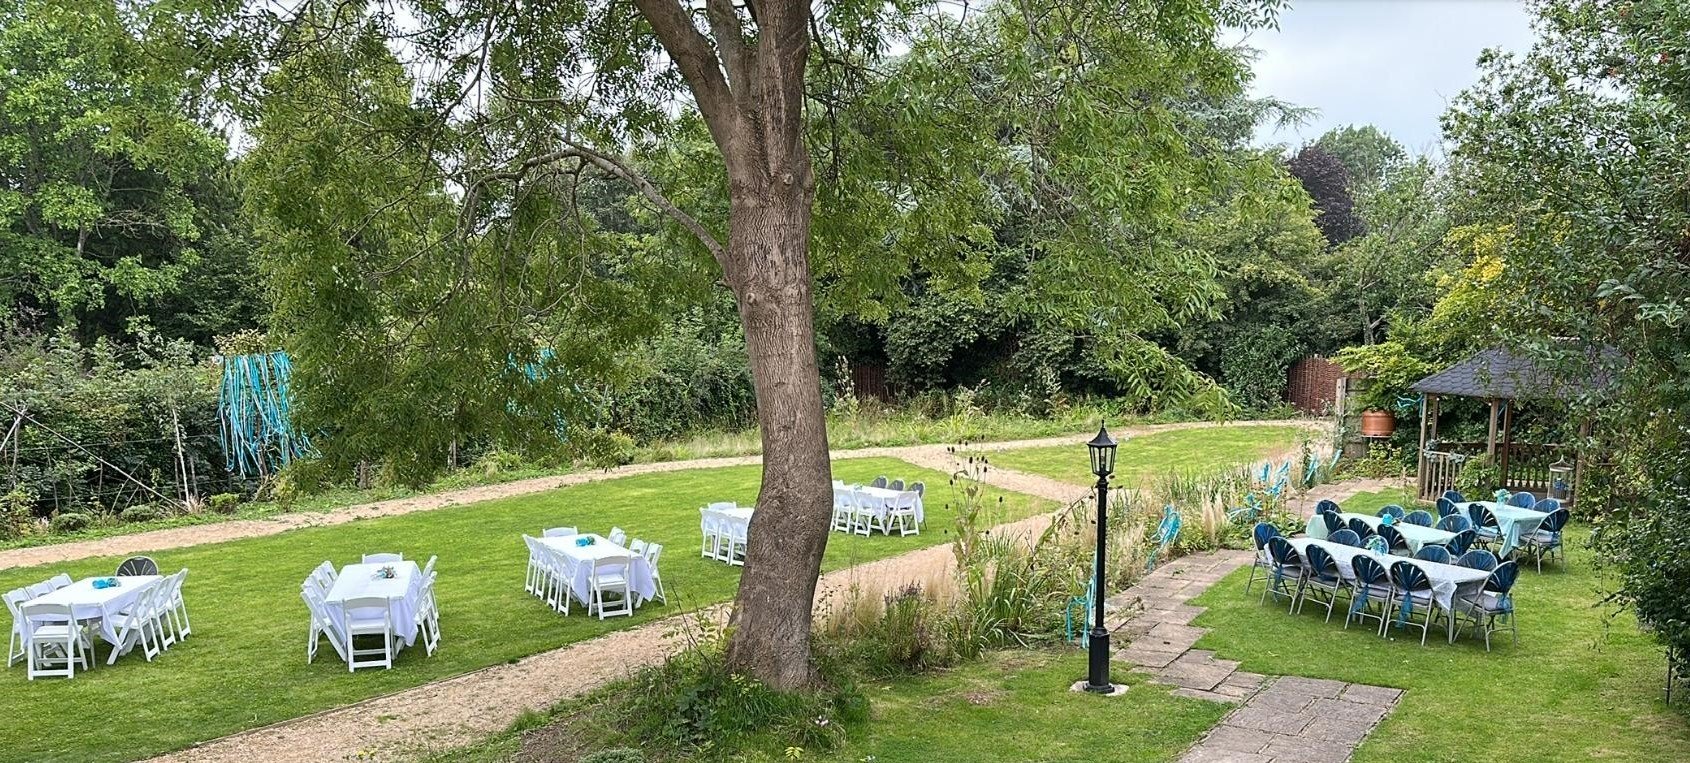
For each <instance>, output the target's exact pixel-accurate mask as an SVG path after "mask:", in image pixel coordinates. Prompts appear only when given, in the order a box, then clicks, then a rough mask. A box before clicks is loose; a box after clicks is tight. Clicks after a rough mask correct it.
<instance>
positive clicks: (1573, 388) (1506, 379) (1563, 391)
mask: <svg viewBox="0 0 1690 763" xmlns="http://www.w3.org/2000/svg"><path fill="white" fill-rule="evenodd" d="M1603 354H1606V353H1603ZM1600 366H1601V364H1600V363H1593V364H1592V366H1591V372H1590V375H1589V376H1587V377H1584V378H1580V379H1567V378H1561V377H1558V376H1557V375H1556V374H1555V372H1554V371H1553V370H1552V369H1549V368H1545V367H1543V366H1541V365H1539V364H1538V363H1537V361H1535V360H1533V359H1531V358H1529V357H1526V356H1524V355H1516V354H1514V353H1513V352H1510V351H1508V350H1505V349H1503V348H1500V347H1495V348H1492V349H1489V350H1485V351H1484V352H1481V353H1479V354H1477V355H1474V356H1473V357H1471V358H1468V359H1466V360H1464V361H1461V362H1460V363H1457V364H1455V365H1453V366H1450V367H1449V368H1446V369H1444V370H1442V371H1439V372H1437V373H1435V374H1432V375H1431V376H1428V377H1426V378H1424V379H1421V380H1420V381H1417V382H1415V383H1414V384H1413V386H1411V387H1410V389H1412V390H1414V391H1415V392H1419V393H1421V394H1423V395H1450V396H1454V397H1476V398H1481V399H1489V398H1498V399H1503V400H1514V399H1518V398H1531V397H1566V396H1568V395H1569V394H1573V393H1577V392H1581V391H1584V390H1587V389H1596V388H1600V387H1605V386H1607V385H1608V381H1609V379H1608V375H1607V373H1606V372H1605V371H1604V370H1603V369H1602V368H1601V367H1600Z"/></svg>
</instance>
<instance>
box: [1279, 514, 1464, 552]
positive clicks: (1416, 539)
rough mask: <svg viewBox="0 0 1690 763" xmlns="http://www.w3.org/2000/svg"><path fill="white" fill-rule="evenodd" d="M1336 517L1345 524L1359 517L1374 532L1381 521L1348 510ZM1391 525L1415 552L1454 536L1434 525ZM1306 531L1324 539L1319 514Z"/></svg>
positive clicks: (1398, 522)
mask: <svg viewBox="0 0 1690 763" xmlns="http://www.w3.org/2000/svg"><path fill="white" fill-rule="evenodd" d="M1338 517H1339V518H1340V519H1342V520H1344V522H1345V523H1346V524H1348V523H1349V521H1350V520H1352V519H1359V520H1361V521H1362V522H1364V523H1366V524H1367V526H1368V527H1371V528H1373V530H1374V532H1378V531H1379V523H1380V522H1381V521H1383V520H1381V519H1380V518H1379V517H1375V516H1370V515H1367V514H1356V513H1353V512H1348V511H1346V512H1341V513H1339V514H1338ZM1391 526H1392V527H1395V528H1397V532H1400V533H1402V539H1403V540H1406V541H1408V550H1409V551H1413V552H1415V553H1419V552H1420V549H1421V547H1423V546H1425V545H1426V544H1428V543H1431V544H1436V545H1443V544H1445V543H1448V542H1449V540H1450V539H1451V538H1454V537H1455V533H1452V532H1449V531H1448V530H1439V529H1437V528H1436V527H1421V526H1420V525H1411V524H1409V523H1407V522H1403V521H1400V520H1399V521H1397V522H1394V523H1392V524H1391ZM1307 532H1308V536H1309V537H1311V538H1316V539H1319V540H1325V539H1326V536H1327V532H1326V523H1325V522H1323V521H1321V519H1320V515H1319V514H1316V515H1314V516H1313V517H1310V518H1309V525H1308V528H1307Z"/></svg>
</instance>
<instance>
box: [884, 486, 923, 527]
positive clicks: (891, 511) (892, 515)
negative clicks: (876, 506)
mask: <svg viewBox="0 0 1690 763" xmlns="http://www.w3.org/2000/svg"><path fill="white" fill-rule="evenodd" d="M919 500H921V496H919V495H916V493H915V491H913V490H906V491H904V492H901V493H899V494H898V497H897V498H895V499H893V502H892V505H891V507H890V508H888V509H887V510H886V519H887V521H886V525H887V527H886V533H887V534H888V535H890V534H891V533H892V525H893V524H896V525H897V526H898V533H899V535H901V536H908V535H920V534H921V522H920V520H919V518H918V517H917V516H916V513H915V506H916V501H919Z"/></svg>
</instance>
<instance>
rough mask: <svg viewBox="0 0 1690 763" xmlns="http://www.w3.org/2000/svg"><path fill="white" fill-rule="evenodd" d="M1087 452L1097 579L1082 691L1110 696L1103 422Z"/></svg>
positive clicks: (1109, 447) (1107, 458)
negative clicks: (1093, 482)
mask: <svg viewBox="0 0 1690 763" xmlns="http://www.w3.org/2000/svg"><path fill="white" fill-rule="evenodd" d="M1086 449H1087V450H1089V451H1091V473H1092V474H1095V475H1097V569H1096V570H1094V571H1093V572H1094V574H1095V575H1096V576H1097V577H1096V578H1095V580H1094V585H1093V587H1092V598H1093V602H1092V605H1093V606H1094V607H1095V608H1096V612H1095V613H1094V615H1093V616H1094V618H1095V621H1094V622H1093V623H1092V628H1091V640H1090V643H1089V644H1088V646H1089V648H1090V650H1091V652H1090V655H1089V656H1090V659H1091V665H1090V670H1089V671H1087V674H1086V686H1085V688H1086V691H1089V692H1096V693H1098V694H1110V693H1113V692H1114V691H1115V686H1114V684H1112V683H1110V682H1109V631H1108V630H1106V629H1104V627H1103V599H1104V598H1105V594H1104V592H1105V590H1106V589H1104V587H1103V570H1104V567H1105V565H1104V561H1103V554H1104V549H1105V548H1106V546H1105V544H1106V543H1107V542H1108V537H1109V522H1108V506H1109V475H1111V474H1114V473H1115V441H1114V440H1113V439H1111V438H1110V437H1109V430H1108V429H1107V428H1105V427H1104V426H1103V423H1102V422H1099V423H1098V427H1097V436H1096V437H1094V438H1092V441H1091V442H1088V443H1086Z"/></svg>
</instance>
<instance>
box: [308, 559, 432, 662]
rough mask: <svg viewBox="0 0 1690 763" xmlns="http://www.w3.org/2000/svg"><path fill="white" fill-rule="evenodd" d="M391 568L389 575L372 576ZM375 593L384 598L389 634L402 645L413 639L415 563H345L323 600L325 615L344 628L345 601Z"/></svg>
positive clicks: (418, 576)
mask: <svg viewBox="0 0 1690 763" xmlns="http://www.w3.org/2000/svg"><path fill="white" fill-rule="evenodd" d="M383 567H392V568H393V572H394V576H393V577H391V578H378V577H376V570H379V569H381V568H383ZM366 596H376V597H380V598H384V599H387V600H388V601H389V602H390V604H388V608H389V611H390V612H391V613H392V618H393V635H394V636H395V637H396V638H398V639H399V642H400V644H401V645H403V646H411V645H413V644H415V643H416V642H417V610H419V609H421V608H422V570H421V569H418V568H417V563H416V562H411V561H405V562H382V563H379V564H348V565H346V566H345V567H342V568H341V570H340V577H339V578H338V579H336V580H335V582H334V587H333V588H330V589H329V595H328V596H327V597H325V598H324V599H323V601H324V603H326V604H327V605H328V607H327V609H328V611H329V617H330V618H331V619H333V620H334V621H335V624H336V625H338V626H340V629H341V631H342V632H345V630H346V609H345V607H344V605H345V603H346V602H347V601H349V600H352V599H361V598H364V597H366Z"/></svg>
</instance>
